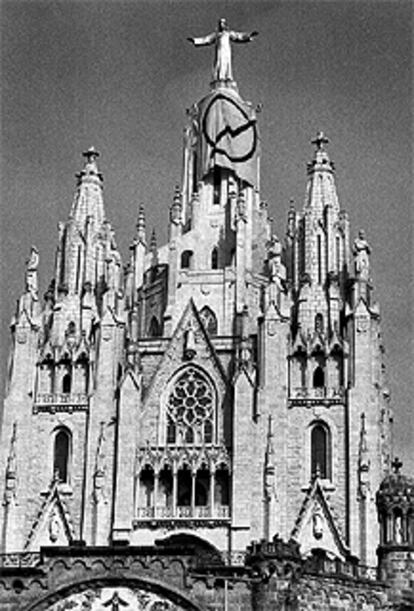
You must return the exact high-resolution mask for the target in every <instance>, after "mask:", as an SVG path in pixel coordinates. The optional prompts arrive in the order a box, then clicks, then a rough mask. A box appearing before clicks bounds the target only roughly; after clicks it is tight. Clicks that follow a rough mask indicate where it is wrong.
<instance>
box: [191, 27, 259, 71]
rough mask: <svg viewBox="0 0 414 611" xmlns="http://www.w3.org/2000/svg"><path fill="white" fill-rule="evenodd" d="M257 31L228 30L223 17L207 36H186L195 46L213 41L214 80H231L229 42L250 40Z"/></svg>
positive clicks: (209, 43)
mask: <svg viewBox="0 0 414 611" xmlns="http://www.w3.org/2000/svg"><path fill="white" fill-rule="evenodd" d="M257 35H258V32H251V33H250V34H248V33H247V32H235V31H233V30H229V26H228V25H227V22H226V20H225V19H220V20H219V22H218V26H217V30H216V31H215V32H212V33H211V34H207V36H200V37H198V38H193V37H190V38H187V40H189V41H190V42H192V43H193V45H195V46H196V47H201V46H205V45H211V44H213V43H215V50H216V52H215V59H214V68H213V80H214V81H231V80H233V71H232V66H231V43H232V42H250V41H251V40H253V38H254V37H255V36H257Z"/></svg>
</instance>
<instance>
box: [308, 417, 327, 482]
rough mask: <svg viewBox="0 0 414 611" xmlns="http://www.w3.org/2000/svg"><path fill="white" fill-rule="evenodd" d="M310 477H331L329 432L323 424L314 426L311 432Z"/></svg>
mask: <svg viewBox="0 0 414 611" xmlns="http://www.w3.org/2000/svg"><path fill="white" fill-rule="evenodd" d="M311 470H312V476H315V475H318V476H319V477H321V478H323V479H329V478H330V477H331V469H330V442H329V431H328V430H327V428H326V427H325V425H323V424H315V425H314V427H313V428H312V432H311Z"/></svg>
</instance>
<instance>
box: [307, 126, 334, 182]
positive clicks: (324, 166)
mask: <svg viewBox="0 0 414 611" xmlns="http://www.w3.org/2000/svg"><path fill="white" fill-rule="evenodd" d="M311 143H312V144H314V145H315V147H316V148H315V154H314V157H313V159H312V161H310V162H309V163H308V174H312V173H313V172H315V171H317V170H319V171H321V170H324V171H325V170H326V171H329V172H331V173H332V172H333V171H334V170H335V165H334V163H333V161H331V160H330V159H329V155H328V153H327V152H326V149H325V145H326V144H328V143H329V140H328V138H327V137H326V136H325V134H324V132H318V133H317V134H316V137H315V138H313V139H312V140H311Z"/></svg>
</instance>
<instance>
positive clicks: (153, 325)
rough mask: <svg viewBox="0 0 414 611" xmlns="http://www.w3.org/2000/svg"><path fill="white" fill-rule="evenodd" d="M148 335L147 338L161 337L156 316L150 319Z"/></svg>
mask: <svg viewBox="0 0 414 611" xmlns="http://www.w3.org/2000/svg"><path fill="white" fill-rule="evenodd" d="M148 335H149V337H161V325H160V323H159V322H158V319H157V317H156V316H153V317H152V318H151V321H150V324H149V329H148Z"/></svg>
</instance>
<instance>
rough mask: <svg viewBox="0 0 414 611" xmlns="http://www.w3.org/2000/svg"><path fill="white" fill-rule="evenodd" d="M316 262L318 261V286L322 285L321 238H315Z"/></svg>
mask: <svg viewBox="0 0 414 611" xmlns="http://www.w3.org/2000/svg"><path fill="white" fill-rule="evenodd" d="M316 247H317V258H318V259H317V260H318V284H322V238H321V236H320V235H318V236H317V237H316Z"/></svg>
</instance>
